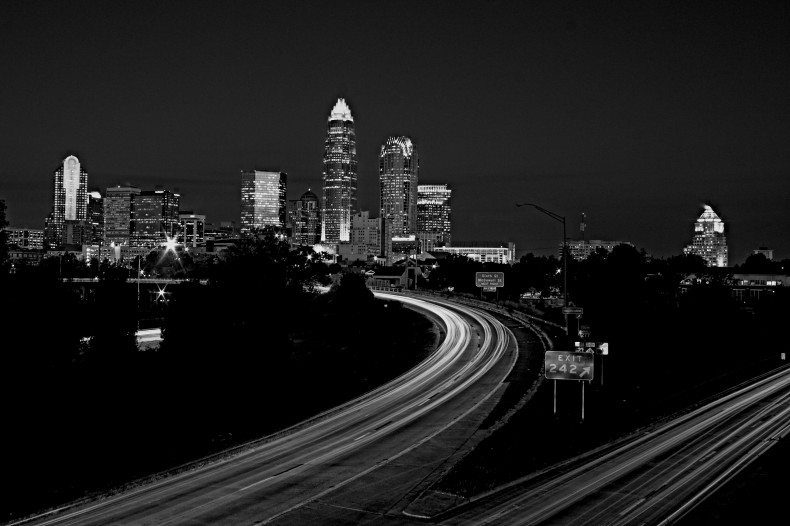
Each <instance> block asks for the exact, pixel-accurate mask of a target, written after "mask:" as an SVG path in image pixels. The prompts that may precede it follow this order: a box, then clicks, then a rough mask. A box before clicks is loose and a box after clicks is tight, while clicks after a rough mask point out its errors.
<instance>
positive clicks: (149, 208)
mask: <svg viewBox="0 0 790 526" xmlns="http://www.w3.org/2000/svg"><path fill="white" fill-rule="evenodd" d="M179 200H180V196H179V194H175V193H173V192H171V191H170V190H150V191H145V192H140V193H139V194H136V195H134V196H133V197H132V199H131V205H132V206H131V214H130V220H131V226H130V230H131V242H132V245H134V246H137V247H155V246H157V245H161V244H162V243H164V242H165V241H166V240H167V238H169V237H174V236H176V235H177V234H178V229H179V220H178V207H179Z"/></svg>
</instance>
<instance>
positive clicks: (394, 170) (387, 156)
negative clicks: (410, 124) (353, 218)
mask: <svg viewBox="0 0 790 526" xmlns="http://www.w3.org/2000/svg"><path fill="white" fill-rule="evenodd" d="M419 166H420V161H419V156H418V155H417V147H416V146H415V145H414V143H412V141H411V139H409V138H408V137H390V138H388V139H387V140H386V142H385V143H384V144H383V145H382V146H381V152H380V153H379V185H380V202H381V208H380V215H379V218H380V220H381V245H382V247H381V248H382V253H383V255H384V256H385V257H389V255H390V252H391V247H392V239H393V238H406V237H408V236H414V235H415V234H416V232H417V177H418V172H419Z"/></svg>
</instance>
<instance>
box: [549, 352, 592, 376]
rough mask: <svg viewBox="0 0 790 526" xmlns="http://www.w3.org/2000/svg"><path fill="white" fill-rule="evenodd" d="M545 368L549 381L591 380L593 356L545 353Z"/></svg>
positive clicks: (574, 353) (572, 353) (575, 353)
mask: <svg viewBox="0 0 790 526" xmlns="http://www.w3.org/2000/svg"><path fill="white" fill-rule="evenodd" d="M545 366H546V371H545V375H546V378H548V379H549V380H592V379H593V355H592V354H590V353H585V352H560V351H547V352H546V356H545Z"/></svg>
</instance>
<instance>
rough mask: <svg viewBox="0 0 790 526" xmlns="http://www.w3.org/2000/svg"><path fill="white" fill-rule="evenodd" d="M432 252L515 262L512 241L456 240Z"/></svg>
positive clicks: (514, 247)
mask: <svg viewBox="0 0 790 526" xmlns="http://www.w3.org/2000/svg"><path fill="white" fill-rule="evenodd" d="M434 252H447V253H449V254H455V255H459V256H466V257H468V258H469V259H471V260H473V261H479V262H481V263H500V264H508V265H512V264H513V263H515V262H516V244H515V243H513V242H512V241H510V242H504V241H501V242H491V241H469V242H466V241H457V242H454V243H453V246H452V247H437V248H436V250H435V251H434Z"/></svg>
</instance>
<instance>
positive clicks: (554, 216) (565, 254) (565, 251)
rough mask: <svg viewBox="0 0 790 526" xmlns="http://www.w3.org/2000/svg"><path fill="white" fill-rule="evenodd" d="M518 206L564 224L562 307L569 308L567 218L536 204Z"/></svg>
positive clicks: (566, 322)
mask: <svg viewBox="0 0 790 526" xmlns="http://www.w3.org/2000/svg"><path fill="white" fill-rule="evenodd" d="M516 206H519V207H521V206H531V207H533V208H537V209H538V210H539V211H541V212H543V213H544V214H546V215H547V216H549V217H550V218H552V219H554V220H555V221H559V222H560V223H562V306H563V307H567V306H568V236H567V235H566V232H565V216H561V215H559V214H556V213H554V212H552V211H550V210H546V209H545V208H543V207H542V206H538V205H536V204H534V203H516ZM565 334H566V335H567V334H568V315H567V314H565Z"/></svg>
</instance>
